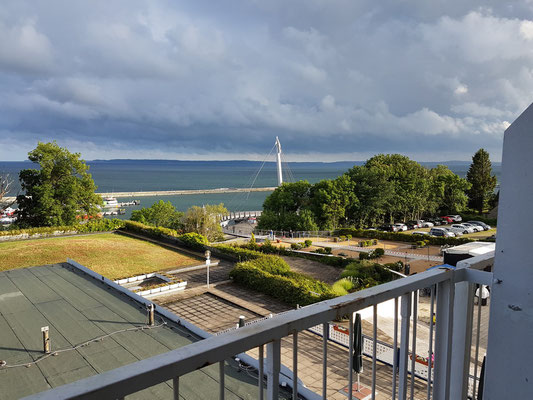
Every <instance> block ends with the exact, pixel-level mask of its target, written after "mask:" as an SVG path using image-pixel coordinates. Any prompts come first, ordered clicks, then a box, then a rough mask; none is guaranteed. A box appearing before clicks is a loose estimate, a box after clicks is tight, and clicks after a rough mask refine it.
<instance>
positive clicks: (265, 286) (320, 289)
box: [230, 256, 335, 306]
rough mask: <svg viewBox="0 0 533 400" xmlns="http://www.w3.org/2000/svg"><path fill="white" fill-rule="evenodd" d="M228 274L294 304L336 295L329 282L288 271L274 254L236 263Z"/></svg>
mask: <svg viewBox="0 0 533 400" xmlns="http://www.w3.org/2000/svg"><path fill="white" fill-rule="evenodd" d="M276 259H277V260H276ZM283 264H285V265H286V267H284V266H283ZM230 277H231V278H232V279H233V281H234V282H236V283H238V284H240V285H243V286H245V287H247V288H250V289H253V290H256V291H259V292H261V293H265V294H268V295H270V296H272V297H274V298H276V299H278V300H281V301H283V302H284V303H287V304H291V305H293V306H294V305H296V304H300V305H308V304H311V303H315V302H317V301H322V300H327V299H331V298H333V297H335V293H334V292H333V291H332V289H331V287H330V286H329V285H328V284H326V283H324V282H321V281H319V280H317V279H313V278H310V277H308V276H305V275H303V274H299V273H297V272H293V271H291V270H290V268H289V267H288V265H287V264H286V263H285V262H284V261H283V260H282V259H281V258H279V257H276V256H263V257H261V258H259V259H255V260H250V261H245V262H241V263H238V264H237V265H236V266H235V268H233V270H232V271H231V272H230Z"/></svg>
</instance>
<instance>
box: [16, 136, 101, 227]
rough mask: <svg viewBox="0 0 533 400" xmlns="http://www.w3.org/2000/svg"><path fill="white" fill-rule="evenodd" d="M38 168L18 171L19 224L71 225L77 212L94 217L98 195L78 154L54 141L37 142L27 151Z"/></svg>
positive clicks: (99, 202)
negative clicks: (19, 191) (19, 192)
mask: <svg viewBox="0 0 533 400" xmlns="http://www.w3.org/2000/svg"><path fill="white" fill-rule="evenodd" d="M28 158H29V159H30V161H33V162H34V163H36V164H38V165H39V167H40V168H39V169H25V170H22V171H20V174H19V177H20V182H21V186H22V190H23V191H24V194H22V195H19V196H17V203H18V205H19V209H20V212H19V221H18V224H19V225H21V226H56V225H71V224H73V223H75V222H76V218H77V217H78V216H79V215H89V216H95V215H96V214H97V213H98V212H99V209H98V207H97V206H98V205H101V204H102V198H101V197H100V196H99V195H97V194H96V193H95V190H96V185H95V184H94V181H93V179H92V177H91V175H90V174H89V173H88V170H89V167H88V166H87V164H85V161H84V160H81V159H80V154H79V153H71V152H69V151H68V150H67V149H66V148H62V147H59V145H58V144H57V143H56V142H55V141H54V142H51V143H41V142H39V144H38V145H37V147H36V148H35V149H34V150H32V151H30V152H29V153H28Z"/></svg>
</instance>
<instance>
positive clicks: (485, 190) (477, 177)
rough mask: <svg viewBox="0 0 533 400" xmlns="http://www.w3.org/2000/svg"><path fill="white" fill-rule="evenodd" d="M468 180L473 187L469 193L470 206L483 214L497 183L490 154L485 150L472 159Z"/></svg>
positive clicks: (481, 150)
mask: <svg viewBox="0 0 533 400" xmlns="http://www.w3.org/2000/svg"><path fill="white" fill-rule="evenodd" d="M466 179H467V180H468V182H470V184H471V185H472V186H471V187H470V190H469V191H468V198H469V206H470V207H471V208H474V209H476V210H477V211H478V212H479V213H480V214H481V213H482V212H483V210H484V209H485V208H486V207H487V206H488V202H489V200H490V199H491V198H492V196H493V195H494V189H495V188H496V183H497V180H496V177H495V176H494V175H492V163H491V162H490V158H489V153H487V152H486V151H485V150H484V149H479V150H478V151H477V152H476V154H474V156H473V157H472V164H470V168H469V169H468V173H467V174H466Z"/></svg>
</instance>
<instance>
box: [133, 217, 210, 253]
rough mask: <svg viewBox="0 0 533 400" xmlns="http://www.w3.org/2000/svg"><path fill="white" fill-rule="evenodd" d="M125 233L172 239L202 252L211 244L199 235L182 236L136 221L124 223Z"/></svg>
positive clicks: (191, 233)
mask: <svg viewBox="0 0 533 400" xmlns="http://www.w3.org/2000/svg"><path fill="white" fill-rule="evenodd" d="M123 229H124V230H125V231H130V232H137V233H140V234H143V235H145V236H149V237H153V238H156V239H168V238H171V239H173V241H175V242H177V243H178V244H180V245H182V246H184V247H189V248H191V249H193V250H199V251H202V250H204V249H205V248H206V245H207V244H208V243H209V242H208V240H207V238H206V237H205V236H202V235H200V234H198V233H194V232H190V233H183V234H180V233H179V232H177V231H175V230H174V229H169V228H163V227H161V226H151V225H145V224H142V223H140V222H136V221H129V220H127V221H124V228H123Z"/></svg>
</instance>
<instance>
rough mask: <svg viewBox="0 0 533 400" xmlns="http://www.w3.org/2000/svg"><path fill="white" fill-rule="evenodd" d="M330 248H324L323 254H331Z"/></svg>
mask: <svg viewBox="0 0 533 400" xmlns="http://www.w3.org/2000/svg"><path fill="white" fill-rule="evenodd" d="M331 250H332V249H331V247H324V253H325V254H331Z"/></svg>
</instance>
